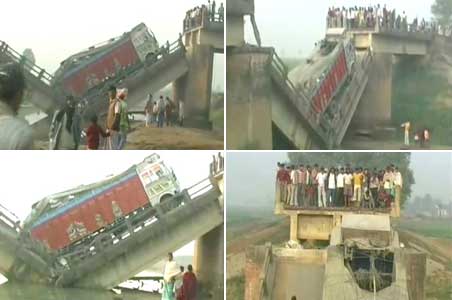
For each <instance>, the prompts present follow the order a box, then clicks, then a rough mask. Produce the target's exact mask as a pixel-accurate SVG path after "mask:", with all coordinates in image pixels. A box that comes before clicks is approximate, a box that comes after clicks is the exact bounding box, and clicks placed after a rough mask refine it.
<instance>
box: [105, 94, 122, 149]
mask: <svg viewBox="0 0 452 300" xmlns="http://www.w3.org/2000/svg"><path fill="white" fill-rule="evenodd" d="M116 94H117V90H116V87H115V86H110V88H109V89H108V97H109V101H110V104H109V106H108V113H107V126H106V127H107V132H108V134H109V135H110V137H109V138H108V143H107V144H108V145H107V148H108V149H110V150H117V149H118V145H119V122H120V102H119V99H118V98H117V97H116Z"/></svg>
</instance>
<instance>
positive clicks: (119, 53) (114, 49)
mask: <svg viewBox="0 0 452 300" xmlns="http://www.w3.org/2000/svg"><path fill="white" fill-rule="evenodd" d="M159 50H160V47H159V43H158V42H157V39H156V38H155V35H154V34H153V33H152V31H151V30H150V29H148V28H147V27H146V25H145V24H144V23H140V24H139V25H137V26H135V27H134V28H133V29H132V30H131V31H129V32H126V33H124V34H123V35H122V36H120V37H116V38H112V39H110V40H108V41H107V42H104V43H101V44H98V45H95V46H92V47H90V48H89V49H87V50H84V51H82V52H79V53H77V54H74V55H72V56H70V57H69V58H67V59H66V60H64V61H63V62H62V63H61V65H60V67H59V68H58V70H57V71H56V72H55V75H54V80H53V83H52V84H53V85H54V86H58V87H60V88H62V90H63V91H64V92H65V93H66V94H71V95H73V96H75V97H82V96H83V95H85V94H86V93H87V92H88V91H89V90H91V89H94V88H96V87H99V86H101V85H102V84H103V83H104V82H106V81H107V80H108V79H109V78H114V77H116V76H117V75H118V74H121V72H127V70H128V69H130V68H134V67H136V65H137V64H140V63H144V62H145V61H147V60H151V59H153V58H154V56H155V54H156V53H158V52H159Z"/></svg>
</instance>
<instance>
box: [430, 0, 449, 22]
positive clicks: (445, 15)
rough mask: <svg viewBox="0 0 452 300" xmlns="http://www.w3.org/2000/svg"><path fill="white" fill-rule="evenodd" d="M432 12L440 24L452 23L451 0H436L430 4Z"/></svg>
mask: <svg viewBox="0 0 452 300" xmlns="http://www.w3.org/2000/svg"><path fill="white" fill-rule="evenodd" d="M432 14H433V16H434V17H435V19H436V21H437V22H438V23H439V24H441V25H442V26H449V25H451V24H452V0H436V1H435V3H433V5H432Z"/></svg>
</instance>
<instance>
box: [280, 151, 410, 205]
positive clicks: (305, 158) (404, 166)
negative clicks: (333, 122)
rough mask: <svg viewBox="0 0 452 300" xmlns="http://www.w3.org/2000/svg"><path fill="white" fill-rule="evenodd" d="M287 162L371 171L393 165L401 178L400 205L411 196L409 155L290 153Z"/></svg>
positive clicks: (398, 153) (380, 153)
mask: <svg viewBox="0 0 452 300" xmlns="http://www.w3.org/2000/svg"><path fill="white" fill-rule="evenodd" d="M288 156H289V160H290V162H291V163H293V164H304V165H311V166H313V165H314V164H318V165H319V166H324V167H326V168H329V167H331V166H334V167H338V166H345V165H346V164H350V165H351V166H352V167H362V168H368V169H369V170H373V168H377V169H378V170H381V169H385V168H386V167H387V166H388V165H391V164H394V165H395V166H396V167H398V168H399V171H400V173H401V174H402V178H403V188H402V197H401V199H400V201H401V203H400V205H401V206H402V207H403V205H404V203H405V202H406V201H407V199H409V198H410V196H411V186H412V185H413V184H414V183H415V182H414V176H413V171H412V170H411V168H410V153H400V152H397V153H387V152H321V153H315V152H290V153H288Z"/></svg>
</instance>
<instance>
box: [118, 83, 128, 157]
mask: <svg viewBox="0 0 452 300" xmlns="http://www.w3.org/2000/svg"><path fill="white" fill-rule="evenodd" d="M128 93H129V91H128V90H127V89H123V90H122V91H121V93H120V94H119V100H120V102H119V104H120V109H119V142H118V150H123V149H124V147H125V146H126V143H127V134H128V133H129V131H130V120H129V108H128V105H127V102H126V99H127V95H128Z"/></svg>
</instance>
